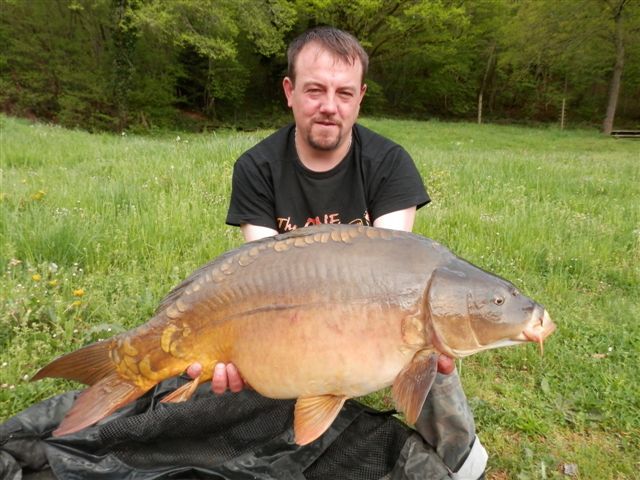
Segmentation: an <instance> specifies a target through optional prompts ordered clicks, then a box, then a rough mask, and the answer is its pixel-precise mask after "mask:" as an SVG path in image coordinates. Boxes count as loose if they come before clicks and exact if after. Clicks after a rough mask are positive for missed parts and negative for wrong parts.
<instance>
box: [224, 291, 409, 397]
mask: <svg viewBox="0 0 640 480" xmlns="http://www.w3.org/2000/svg"><path fill="white" fill-rule="evenodd" d="M407 315H408V312H407V311H404V310H400V309H398V308H393V307H388V306H387V307H384V306H379V305H366V304H364V303H363V304H356V305H353V304H351V305H339V306H326V305H311V306H302V307H295V308H286V309H282V310H274V311H272V312H269V313H264V312H262V313H260V314H256V315H252V316H248V317H247V318H245V319H243V320H236V324H235V327H236V338H235V342H234V346H233V350H232V353H231V361H232V362H233V363H234V364H235V365H236V366H237V367H238V368H239V370H240V372H241V373H242V375H243V377H244V378H245V380H246V381H247V382H248V383H249V384H250V385H251V386H252V387H253V388H255V390H256V391H258V392H259V393H261V394H262V395H265V396H268V397H271V398H296V397H301V396H315V395H323V394H333V395H345V396H348V397H355V396H360V395H365V394H367V393H370V392H373V391H376V390H379V389H381V388H383V387H386V386H389V385H391V383H393V380H394V379H395V377H396V376H397V374H398V373H399V372H400V371H401V370H402V368H403V367H404V366H405V365H406V364H407V363H408V362H409V361H410V360H411V358H412V357H413V355H414V354H415V352H416V351H417V350H418V349H419V346H409V345H407V344H406V343H405V342H404V340H403V338H402V329H401V325H402V320H403V318H405V317H406V316H407Z"/></svg>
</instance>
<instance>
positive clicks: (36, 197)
mask: <svg viewBox="0 0 640 480" xmlns="http://www.w3.org/2000/svg"><path fill="white" fill-rule="evenodd" d="M46 194H47V192H45V191H44V190H38V191H37V192H36V193H34V194H33V195H31V200H36V201H39V200H42V199H43V198H44V196H45V195H46Z"/></svg>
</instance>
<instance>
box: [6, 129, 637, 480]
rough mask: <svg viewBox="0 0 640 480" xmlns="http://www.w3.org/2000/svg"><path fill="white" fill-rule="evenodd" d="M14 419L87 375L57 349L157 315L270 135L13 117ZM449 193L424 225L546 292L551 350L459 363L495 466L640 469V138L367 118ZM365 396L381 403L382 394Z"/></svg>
mask: <svg viewBox="0 0 640 480" xmlns="http://www.w3.org/2000/svg"><path fill="white" fill-rule="evenodd" d="M0 122H1V128H2V140H1V148H2V157H1V171H0V174H1V176H2V177H1V179H2V185H1V188H0V211H1V212H2V217H1V225H0V265H1V267H2V275H1V276H0V305H1V306H0V420H3V419H6V418H8V417H9V416H11V415H13V414H15V413H17V412H18V411H20V410H22V409H24V408H26V407H27V406H29V405H30V404H32V403H33V402H36V401H38V400H41V399H44V398H47V397H49V396H51V395H53V394H55V393H57V392H60V391H63V390H66V389H69V388H75V387H76V386H75V385H72V384H70V383H66V382H63V381H53V380H46V381H42V382H37V383H29V382H28V379H29V377H30V376H31V375H33V373H35V371H36V370H37V369H38V368H39V367H41V366H42V365H44V364H45V363H47V362H48V361H49V360H51V359H52V358H53V357H55V356H57V355H59V354H61V353H63V352H67V351H70V350H72V349H75V348H78V347H80V346H82V345H85V344H86V343H88V342H91V341H94V340H97V339H99V338H105V337H108V336H111V335H113V334H115V333H117V332H120V331H123V330H125V329H128V328H130V327H133V326H135V325H138V324H140V323H142V322H144V321H146V320H147V319H148V318H149V316H150V315H151V313H152V312H153V311H154V309H155V307H156V306H157V304H158V302H159V301H160V300H161V298H162V297H163V296H164V295H165V294H166V293H167V292H168V291H169V289H170V288H171V287H172V286H173V285H175V284H176V283H178V282H179V281H180V280H182V279H183V278H184V277H186V276H187V275H188V274H189V273H190V272H191V271H193V270H194V269H195V268H196V267H197V266H199V265H201V264H202V263H204V262H206V261H208V260H209V259H211V258H213V257H214V256H216V255H218V254H219V253H221V252H223V251H225V250H228V249H230V248H232V247H235V246H238V245H239V244H240V243H241V238H240V235H239V232H238V231H237V229H233V228H230V227H227V226H225V225H224V219H225V215H226V209H227V202H228V198H229V193H230V174H231V169H232V166H233V162H234V160H235V159H236V158H237V156H238V155H239V154H240V153H241V152H242V151H244V150H245V149H247V148H249V147H250V146H252V145H253V144H255V143H256V142H257V141H258V140H259V139H261V138H263V137H264V136H266V135H267V134H268V133H269V132H267V131H261V132H255V133H250V134H248V133H235V132H222V133H220V132H218V133H209V134H201V135H185V134H182V133H180V134H178V133H173V134H165V135H157V136H155V137H143V136H135V135H128V134H124V133H123V134H122V135H117V136H116V135H106V134H105V135H90V134H87V133H84V132H80V131H69V130H64V129H61V128H56V127H51V126H44V125H31V124H29V123H26V122H23V121H18V120H14V119H8V118H6V117H0ZM362 123H363V124H365V125H366V126H369V127H371V128H373V129H375V130H376V131H378V132H380V133H382V134H385V135H387V136H388V137H390V138H392V139H394V140H396V141H397V142H399V143H401V144H402V145H404V146H405V148H406V149H407V150H408V151H409V152H410V153H411V155H412V156H413V157H414V159H415V161H416V163H417V165H418V167H419V169H420V171H421V173H422V175H423V177H424V179H425V182H426V184H427V187H428V189H429V192H430V194H431V196H432V198H433V203H432V204H431V205H429V206H428V207H426V208H424V209H422V210H420V212H419V213H418V217H417V222H416V228H415V230H416V231H417V232H418V233H420V234H423V235H425V236H428V237H431V238H434V239H436V240H438V241H440V242H441V243H443V244H445V245H447V246H448V247H449V248H451V249H452V250H453V251H454V252H456V253H457V254H459V255H460V256H462V257H464V258H466V259H468V260H470V261H471V262H473V263H475V264H477V265H479V266H482V267H483V268H485V269H487V270H490V271H493V272H495V273H497V274H499V275H501V276H504V277H506V278H508V279H510V280H512V281H513V282H514V283H515V284H516V285H518V286H519V287H520V288H521V289H522V290H523V292H524V293H526V294H528V295H530V296H531V297H533V298H534V299H536V300H538V301H540V302H541V303H543V304H545V306H546V307H547V309H548V310H549V312H550V314H551V316H552V318H553V319H554V320H555V321H556V323H557V324H558V327H559V328H558V331H557V332H556V334H555V335H554V336H553V337H551V338H550V339H549V341H548V342H547V343H546V344H545V352H544V356H543V357H541V356H540V353H539V351H538V349H537V348H536V345H528V346H525V347H518V348H512V349H501V350H495V351H490V352H485V353H481V354H478V355H476V356H473V357H469V358H468V359H465V360H464V362H463V363H461V364H459V369H460V372H461V376H462V381H463V384H464V386H465V391H466V393H467V396H468V397H469V401H470V404H471V405H472V407H473V409H474V413H475V418H476V422H477V428H478V432H479V435H480V437H481V439H482V441H483V443H484V445H485V447H486V448H487V450H488V451H489V453H490V463H489V470H488V478H490V479H494V480H502V479H519V480H524V479H545V478H564V474H563V473H562V471H563V468H565V467H567V466H568V468H571V467H574V466H575V467H577V472H578V473H577V478H581V479H597V480H601V479H633V478H640V476H639V474H638V469H639V468H640V464H639V462H640V387H639V385H640V382H639V381H638V378H639V377H638V370H639V369H640V368H639V367H640V362H639V357H640V143H638V142H637V141H633V140H613V139H609V138H604V137H602V136H601V135H600V134H598V133H595V132H591V131H559V130H556V129H531V128H522V127H509V126H495V125H483V126H478V125H472V124H451V123H438V122H408V121H406V122H405V121H390V120H373V119H365V120H363V122H362ZM369 401H370V402H372V403H374V404H378V405H380V406H383V405H384V404H385V403H386V402H387V401H388V396H387V395H385V394H382V395H374V396H371V397H370V398H369Z"/></svg>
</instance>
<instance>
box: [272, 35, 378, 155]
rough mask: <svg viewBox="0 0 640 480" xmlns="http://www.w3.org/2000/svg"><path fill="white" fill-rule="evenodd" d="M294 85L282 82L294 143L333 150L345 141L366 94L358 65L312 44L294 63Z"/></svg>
mask: <svg viewBox="0 0 640 480" xmlns="http://www.w3.org/2000/svg"><path fill="white" fill-rule="evenodd" d="M295 73H296V78H295V85H294V84H293V83H292V81H291V79H290V78H289V77H286V78H285V79H284V81H283V87H284V92H285V95H286V97H287V103H288V105H289V107H291V109H292V110H293V116H294V118H295V121H296V127H297V134H298V137H299V138H298V141H303V142H305V143H306V144H307V145H309V146H310V147H312V148H314V149H316V150H322V151H332V150H336V149H337V148H338V147H339V146H340V145H342V144H343V143H344V142H345V141H346V140H347V139H348V138H349V135H350V132H351V127H353V124H354V123H355V122H356V119H357V118H358V112H359V111H360V103H361V102H362V98H363V97H364V93H365V91H366V88H367V87H366V85H362V83H361V80H362V65H361V63H360V62H359V61H357V62H355V63H354V64H353V65H350V64H348V63H344V62H342V61H340V60H337V59H336V58H335V57H334V56H333V55H332V54H331V53H329V52H328V51H326V50H323V49H322V48H321V47H319V46H318V45H316V44H313V43H311V44H308V45H306V46H305V47H304V48H303V49H302V50H301V51H300V53H299V54H298V58H297V59H296V64H295Z"/></svg>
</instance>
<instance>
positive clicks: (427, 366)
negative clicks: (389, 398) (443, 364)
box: [392, 351, 438, 424]
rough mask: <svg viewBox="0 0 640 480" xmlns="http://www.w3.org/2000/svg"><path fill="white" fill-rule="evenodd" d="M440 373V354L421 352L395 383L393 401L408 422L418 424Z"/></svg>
mask: <svg viewBox="0 0 640 480" xmlns="http://www.w3.org/2000/svg"><path fill="white" fill-rule="evenodd" d="M437 373H438V353H436V352H433V351H420V352H418V353H416V355H415V356H414V357H413V359H412V360H411V362H410V363H409V364H408V365H407V366H406V367H404V368H403V369H402V371H401V372H400V373H399V374H398V376H397V377H396V379H395V381H394V382H393V387H392V393H393V400H394V401H395V403H396V406H397V407H398V410H400V411H402V412H404V414H405V417H406V419H407V422H409V423H412V424H413V423H416V420H418V416H419V415H420V411H421V410H422V406H423V405H424V401H425V400H426V398H427V394H428V393H429V390H431V385H433V381H434V380H435V379H436V374H437Z"/></svg>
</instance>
